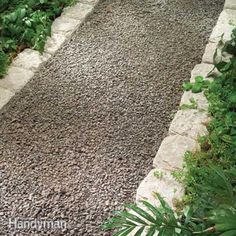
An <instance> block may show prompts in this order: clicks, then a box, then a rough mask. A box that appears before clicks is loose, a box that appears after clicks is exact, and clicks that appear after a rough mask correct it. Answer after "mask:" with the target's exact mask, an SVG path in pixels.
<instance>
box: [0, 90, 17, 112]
mask: <svg viewBox="0 0 236 236" xmlns="http://www.w3.org/2000/svg"><path fill="white" fill-rule="evenodd" d="M14 95H15V94H14V92H11V91H10V90H7V89H4V88H0V109H1V108H2V107H3V106H4V105H5V104H7V103H8V101H9V100H10V99H11V97H13V96H14Z"/></svg>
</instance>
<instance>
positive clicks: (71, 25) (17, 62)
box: [0, 0, 100, 110]
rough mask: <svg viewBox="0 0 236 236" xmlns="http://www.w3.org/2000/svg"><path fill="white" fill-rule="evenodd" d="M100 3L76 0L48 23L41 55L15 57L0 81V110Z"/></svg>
mask: <svg viewBox="0 0 236 236" xmlns="http://www.w3.org/2000/svg"><path fill="white" fill-rule="evenodd" d="M99 1H100V0H79V1H76V3H75V4H74V5H73V6H70V7H66V8H64V9H63V12H62V14H61V16H59V17H58V18H56V19H55V21H54V22H53V23H52V35H51V37H48V39H47V41H46V44H45V48H44V52H43V53H42V54H40V53H39V52H38V51H36V50H33V49H29V48H27V49H25V50H23V51H22V52H21V53H19V54H18V55H17V57H16V58H15V59H14V60H13V62H12V63H11V65H10V66H9V68H8V72H7V75H6V76H4V77H3V78H1V79H0V110H1V109H2V108H3V107H4V106H5V105H6V104H7V103H8V102H9V101H10V99H11V98H12V97H13V96H15V94H16V93H18V92H19V91H20V90H21V89H22V88H23V87H24V86H25V85H26V84H27V83H28V82H29V81H30V79H31V78H32V77H33V76H34V74H35V73H36V72H37V71H39V70H40V68H41V67H42V66H43V65H44V64H45V63H46V62H47V61H48V60H50V58H51V57H52V56H54V55H55V54H56V52H57V51H58V50H59V49H60V48H61V47H62V46H63V45H64V44H65V42H67V41H69V40H70V39H71V38H72V35H73V33H74V32H75V31H76V30H77V29H78V28H79V26H80V25H81V24H82V23H83V22H84V21H85V20H86V18H87V17H88V16H89V15H90V14H91V13H92V12H93V10H94V8H95V6H96V5H97V4H98V3H99Z"/></svg>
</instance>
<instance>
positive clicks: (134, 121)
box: [0, 0, 224, 236]
mask: <svg viewBox="0 0 236 236" xmlns="http://www.w3.org/2000/svg"><path fill="white" fill-rule="evenodd" d="M223 3H224V1H223V0H215V1H206V0H167V1H165V2H164V1H156V0H146V1H140V0H122V1H120V0H105V1H102V2H101V3H100V4H99V5H98V6H97V7H96V8H95V11H94V13H93V14H92V15H90V16H89V18H88V19H87V21H86V22H85V23H84V24H82V25H81V27H79V29H78V30H77V31H76V32H75V33H74V36H73V37H72V39H71V40H70V41H68V42H66V43H65V44H64V45H63V47H62V48H61V49H60V50H58V51H57V53H56V55H55V56H53V57H52V58H51V59H50V60H49V61H48V62H47V63H46V65H44V66H43V67H42V68H41V70H40V71H39V72H38V73H37V74H36V75H35V76H34V77H33V79H32V80H31V81H30V82H29V83H28V84H27V85H26V86H25V87H24V88H23V89H22V90H21V91H20V92H19V93H18V94H16V96H15V97H13V98H12V99H11V100H10V102H9V103H8V104H7V105H6V106H4V108H3V109H2V110H1V113H0V120H1V122H0V134H1V135H0V137H1V138H0V171H1V188H2V189H1V190H2V194H1V200H2V204H0V212H3V213H4V215H3V216H2V217H1V219H0V232H1V234H2V235H4V236H5V235H14V234H16V233H17V232H16V231H14V230H10V229H9V228H8V227H7V222H8V219H9V217H36V218H40V217H46V218H52V219H57V218H62V217H63V218H65V219H66V220H67V222H68V224H69V229H68V230H66V231H63V232H62V231H60V230H56V231H53V232H49V231H48V232H47V231H46V232H42V231H41V232H32V231H30V230H24V231H21V232H18V234H20V233H21V234H23V235H33V234H34V233H35V234H38V235H57V236H58V235H63V236H67V235H68V236H71V235H75V236H101V235H104V236H105V235H106V236H108V235H111V232H107V233H103V232H101V230H100V225H101V224H102V222H104V221H105V219H106V218H107V217H108V216H109V215H110V214H111V213H112V212H113V211H114V210H119V209H122V206H123V204H124V203H127V202H133V200H134V198H135V192H136V189H137V187H138V184H139V182H140V181H141V180H142V179H143V178H144V177H145V176H146V174H147V173H148V172H149V170H150V169H151V168H152V160H153V158H154V156H155V154H156V152H157V150H158V147H159V145H160V143H161V141H162V139H163V137H164V136H165V135H166V133H167V130H168V126H169V123H170V121H171V116H170V114H171V113H172V112H173V111H175V110H176V109H177V107H178V104H179V101H180V97H181V95H182V93H183V92H182V83H183V81H184V80H185V79H186V78H188V77H189V72H190V70H191V69H192V68H193V66H194V65H195V64H196V63H199V62H200V61H201V56H202V53H203V51H204V47H205V44H206V42H207V38H208V37H209V34H210V31H211V30H212V27H213V25H214V24H215V21H216V19H217V17H218V15H219V12H220V11H221V9H222V8H223ZM193 39H194V40H193ZM108 200H109V204H110V205H109V206H106V202H107V201H108ZM117 203H118V204H117Z"/></svg>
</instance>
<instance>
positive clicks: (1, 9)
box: [0, 0, 74, 77]
mask: <svg viewBox="0 0 236 236" xmlns="http://www.w3.org/2000/svg"><path fill="white" fill-rule="evenodd" d="M73 2H74V0H12V1H8V0H1V3H0V50H2V51H3V53H5V54H7V55H8V56H7V57H3V56H1V63H2V64H1V65H2V66H4V67H2V68H1V74H0V77H1V76H3V75H4V74H5V73H6V68H7V66H8V64H9V63H10V60H9V58H12V57H14V56H15V55H16V54H17V53H18V52H20V51H21V50H22V49H24V48H33V49H35V50H38V51H40V52H43V49H44V46H45V42H46V39H47V37H48V36H50V35H51V25H52V22H53V20H54V19H55V18H56V17H58V16H59V15H60V14H61V13H62V10H63V8H64V7H66V6H68V5H70V4H72V3H73ZM4 58H5V61H4V62H3V60H4Z"/></svg>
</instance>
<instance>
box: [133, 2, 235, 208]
mask: <svg viewBox="0 0 236 236" xmlns="http://www.w3.org/2000/svg"><path fill="white" fill-rule="evenodd" d="M230 22H234V23H236V1H235V0H226V1H225V4H224V8H223V11H222V12H221V13H220V16H219V18H218V21H217V23H216V25H215V27H214V28H213V31H212V33H211V35H210V38H209V40H208V44H207V45H206V48H205V52H204V54H203V56H202V61H201V63H200V64H197V65H196V66H195V67H194V68H193V70H192V71H191V78H190V82H194V81H195V77H196V76H203V77H204V78H205V79H206V77H207V75H208V73H209V72H210V71H211V70H212V69H213V68H214V65H213V55H214V53H215V50H216V48H217V45H218V42H219V41H220V39H221V36H222V35H223V34H224V36H223V38H224V40H230V39H231V33H232V30H233V28H234V27H235V26H233V24H230ZM227 56H228V55H225V57H227ZM207 79H211V78H207ZM191 98H194V100H195V101H197V104H198V109H191V110H190V109H187V110H181V109H180V107H181V105H183V104H190V101H189V100H190V99H191ZM180 107H179V110H178V111H177V113H176V115H175V117H174V119H173V120H172V122H171V124H170V127H169V131H168V135H167V137H166V138H164V139H163V141H162V143H161V145H160V147H159V150H158V152H157V154H156V156H155V158H154V160H153V169H152V170H151V171H150V172H149V173H148V175H147V176H146V177H145V178H144V179H143V181H142V182H141V183H140V185H139V187H138V189H137V192H136V203H137V204H139V203H140V200H148V201H149V202H150V203H152V204H153V205H155V206H159V205H160V203H159V201H158V200H157V199H156V198H155V196H154V193H158V194H160V195H161V196H162V197H163V198H164V199H165V200H166V202H167V203H168V204H169V205H170V206H171V207H172V208H175V204H176V203H177V202H178V201H179V200H181V199H182V197H183V196H184V186H183V185H182V184H181V183H179V182H178V181H177V180H176V179H175V178H174V177H173V175H172V173H173V172H174V171H179V170H181V169H182V168H183V163H184V154H185V153H186V152H187V151H192V152H195V151H198V150H200V146H199V143H198V137H199V136H202V135H206V134H207V133H208V131H207V128H206V125H207V124H208V122H209V121H210V117H209V115H208V101H207V99H206V97H205V95H204V94H203V92H202V93H192V92H191V91H186V92H184V93H183V96H182V98H181V102H180ZM140 207H142V205H141V204H140Z"/></svg>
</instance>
